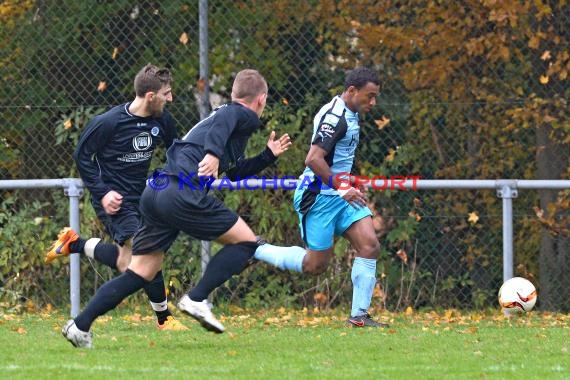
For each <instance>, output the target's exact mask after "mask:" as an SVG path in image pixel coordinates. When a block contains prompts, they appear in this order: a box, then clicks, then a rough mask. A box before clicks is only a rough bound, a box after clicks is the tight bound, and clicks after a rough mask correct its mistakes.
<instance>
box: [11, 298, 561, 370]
mask: <svg viewBox="0 0 570 380" xmlns="http://www.w3.org/2000/svg"><path fill="white" fill-rule="evenodd" d="M143 313H144V312H143ZM217 313H219V314H221V312H220V311H219V310H217ZM225 315H226V316H225V317H224V316H222V320H223V323H224V324H225V326H226V328H227V332H226V333H224V334H221V335H216V334H213V333H210V332H207V331H205V330H203V329H202V328H201V327H200V326H199V325H198V324H197V323H196V322H195V321H193V320H191V319H188V318H186V317H184V316H181V317H180V318H181V320H182V321H183V322H185V323H186V324H187V325H188V326H189V327H190V330H189V331H184V332H161V331H158V330H157V329H156V328H155V327H154V325H153V323H154V322H153V318H151V317H144V318H141V317H140V316H139V315H137V314H133V313H132V312H131V313H127V312H126V311H125V310H123V309H120V310H119V311H115V312H112V313H110V314H109V317H103V318H101V319H100V320H99V321H98V322H96V323H95V324H94V326H93V332H94V346H95V347H94V349H92V350H86V349H76V348H74V347H72V346H71V345H70V344H69V343H68V342H67V341H66V340H65V339H64V338H63V337H62V336H61V333H60V328H61V326H62V325H63V324H64V322H65V320H66V319H67V317H66V316H64V315H62V314H61V313H57V312H55V313H35V314H19V315H14V314H2V313H1V312H0V378H9V379H78V378H81V379H109V378H118V377H121V378H126V379H136V380H140V379H182V378H184V379H366V378H367V379H521V378H524V379H568V378H570V353H569V352H568V346H569V343H568V342H570V318H569V316H568V315H563V314H539V313H531V314H528V315H524V316H520V317H516V318H510V319H507V318H505V317H503V316H502V315H501V313H500V312H499V311H496V312H489V313H488V314H487V315H482V314H460V313H458V312H457V311H442V312H441V313H435V312H431V313H417V314H416V313H413V314H411V313H409V314H387V313H384V314H382V320H384V321H389V322H390V323H391V327H390V328H388V329H381V330H371V329H349V328H345V327H343V320H344V319H343V316H341V315H340V314H334V313H325V314H323V313H316V314H313V313H307V312H302V311H292V310H285V309H280V310H272V311H265V312H256V311H244V310H233V311H232V312H227V311H226V313H225ZM228 315H231V317H229V316H228Z"/></svg>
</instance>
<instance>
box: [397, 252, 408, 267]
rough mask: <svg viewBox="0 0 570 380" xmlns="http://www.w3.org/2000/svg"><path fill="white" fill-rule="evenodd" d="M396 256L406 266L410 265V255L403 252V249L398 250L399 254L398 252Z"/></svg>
mask: <svg viewBox="0 0 570 380" xmlns="http://www.w3.org/2000/svg"><path fill="white" fill-rule="evenodd" d="M396 256H398V257H399V258H400V260H402V262H403V263H404V264H406V265H407V264H408V254H407V253H406V251H405V250H403V249H401V248H400V249H398V252H396Z"/></svg>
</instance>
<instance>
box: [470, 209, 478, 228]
mask: <svg viewBox="0 0 570 380" xmlns="http://www.w3.org/2000/svg"><path fill="white" fill-rule="evenodd" d="M468 215H469V217H468V218H467V221H468V222H469V223H470V224H471V225H475V224H477V222H478V221H479V215H478V214H477V212H476V211H473V212H470V213H469V214H468Z"/></svg>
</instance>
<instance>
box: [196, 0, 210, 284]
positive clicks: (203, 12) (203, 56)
mask: <svg viewBox="0 0 570 380" xmlns="http://www.w3.org/2000/svg"><path fill="white" fill-rule="evenodd" d="M198 12H199V20H198V25H199V37H198V38H199V41H200V79H201V80H203V81H204V90H203V92H202V94H201V97H200V102H199V103H200V104H199V109H200V120H202V119H205V118H206V117H208V114H209V113H210V82H209V77H210V73H209V71H210V68H209V67H210V65H209V60H208V0H200V3H199V8H198ZM200 243H201V244H200V257H201V261H202V275H204V272H205V271H206V266H207V265H208V263H209V262H210V257H211V252H210V249H211V244H210V242H209V241H205V240H202V241H201V242H200Z"/></svg>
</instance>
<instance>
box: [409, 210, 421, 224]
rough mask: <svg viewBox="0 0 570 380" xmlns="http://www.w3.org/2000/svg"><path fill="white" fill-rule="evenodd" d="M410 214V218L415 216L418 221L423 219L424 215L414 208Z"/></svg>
mask: <svg viewBox="0 0 570 380" xmlns="http://www.w3.org/2000/svg"><path fill="white" fill-rule="evenodd" d="M408 216H409V217H410V218H414V219H415V220H416V222H419V221H420V220H422V216H421V215H420V214H418V213H417V212H416V211H415V210H412V211H410V212H409V213H408Z"/></svg>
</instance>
